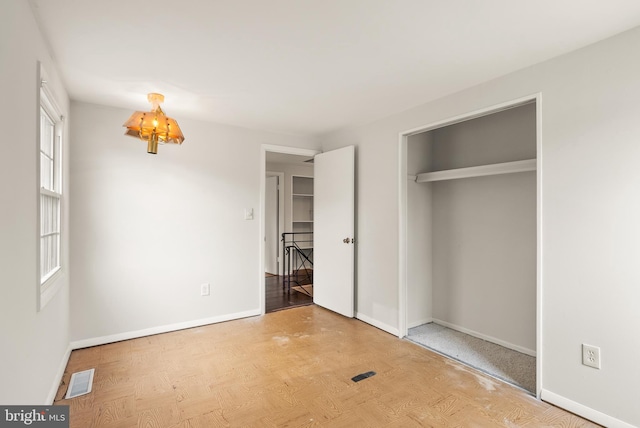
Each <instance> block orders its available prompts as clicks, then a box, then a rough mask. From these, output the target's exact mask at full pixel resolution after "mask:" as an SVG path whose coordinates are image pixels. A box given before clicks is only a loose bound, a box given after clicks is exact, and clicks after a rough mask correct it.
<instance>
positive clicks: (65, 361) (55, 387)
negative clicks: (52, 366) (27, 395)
mask: <svg viewBox="0 0 640 428" xmlns="http://www.w3.org/2000/svg"><path fill="white" fill-rule="evenodd" d="M70 356H71V344H69V346H67V350H66V351H65V352H64V355H63V356H62V360H61V361H60V366H59V367H58V371H57V372H56V376H55V378H54V379H53V385H51V389H50V390H49V395H47V400H46V402H45V403H44V405H45V406H51V405H53V401H54V400H55V399H56V394H57V393H58V388H60V382H62V376H64V371H65V369H66V368H67V364H68V363H69V357H70Z"/></svg>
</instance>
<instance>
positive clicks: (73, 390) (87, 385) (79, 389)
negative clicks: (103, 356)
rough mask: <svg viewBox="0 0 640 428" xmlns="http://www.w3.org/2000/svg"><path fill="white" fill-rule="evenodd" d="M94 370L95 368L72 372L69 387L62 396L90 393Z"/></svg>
mask: <svg viewBox="0 0 640 428" xmlns="http://www.w3.org/2000/svg"><path fill="white" fill-rule="evenodd" d="M95 371H96V369H89V370H85V371H82V372H76V373H74V374H72V375H71V381H70V382H69V389H67V395H65V397H64V398H74V397H78V396H80V395H84V394H88V393H90V392H91V386H92V385H93V374H94V373H95Z"/></svg>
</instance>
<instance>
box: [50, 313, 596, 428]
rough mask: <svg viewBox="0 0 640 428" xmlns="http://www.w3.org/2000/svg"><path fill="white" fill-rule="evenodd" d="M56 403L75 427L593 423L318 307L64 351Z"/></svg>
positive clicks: (543, 424)
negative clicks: (89, 386)
mask: <svg viewBox="0 0 640 428" xmlns="http://www.w3.org/2000/svg"><path fill="white" fill-rule="evenodd" d="M93 367H95V369H96V372H95V379H94V385H93V391H92V392H91V393H90V394H88V395H85V396H82V397H77V398H74V399H71V400H62V399H60V398H62V397H64V394H65V392H66V390H67V386H68V385H67V383H68V381H69V378H70V376H71V373H73V372H76V371H80V370H85V369H89V368H93ZM370 370H373V371H375V372H376V373H377V374H376V375H375V376H373V377H370V378H368V379H365V380H363V381H360V382H358V383H355V382H353V381H352V380H351V378H352V377H353V376H355V375H357V374H360V373H364V372H367V371H370ZM56 404H69V405H70V411H71V427H78V428H90V427H148V428H153V427H175V428H211V427H226V426H231V427H312V426H329V427H349V428H353V427H403V428H405V427H418V426H427V427H464V428H467V427H522V426H527V427H567V428H569V427H593V426H597V425H594V424H592V423H590V422H588V421H585V420H583V419H580V418H579V417H577V416H575V415H572V414H570V413H567V412H565V411H563V410H560V409H558V408H556V407H553V406H551V405H549V404H546V403H544V402H540V401H537V400H535V399H534V398H533V397H531V396H530V395H528V394H527V393H525V392H523V391H521V390H519V389H517V388H514V387H512V386H510V385H508V384H505V383H502V382H499V381H496V380H495V379H493V378H490V377H488V376H486V375H484V374H482V373H480V372H477V371H474V370H472V369H469V368H467V367H465V366H463V365H461V364H459V363H456V362H454V361H452V360H449V359H446V358H444V357H442V356H440V355H437V354H435V353H433V352H431V351H428V350H426V349H424V348H421V347H419V346H418V345H415V344H413V343H411V342H408V341H405V340H399V339H398V338H396V337H394V336H392V335H389V334H387V333H385V332H383V331H381V330H378V329H376V328H374V327H371V326H369V325H367V324H365V323H363V322H360V321H358V320H353V319H347V318H344V317H342V316H339V315H336V314H334V313H332V312H330V311H327V310H325V309H322V308H320V307H318V306H304V307H300V308H294V309H290V310H286V311H279V312H274V313H271V314H267V315H265V316H261V317H253V318H246V319H242V320H236V321H230V322H226V323H220V324H213V325H209V326H205V327H198V328H192V329H188V330H182V331H178V332H173V333H166V334H160V335H155V336H148V337H144V338H140V339H134V340H128V341H123V342H118V343H113V344H109V345H103V346H97V347H93V348H87V349H82V350H77V351H73V352H72V354H71V358H70V360H69V364H68V366H67V370H66V372H65V375H64V378H63V383H62V385H61V387H60V389H59V391H58V401H57V402H56Z"/></svg>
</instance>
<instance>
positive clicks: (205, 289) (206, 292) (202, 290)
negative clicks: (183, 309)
mask: <svg viewBox="0 0 640 428" xmlns="http://www.w3.org/2000/svg"><path fill="white" fill-rule="evenodd" d="M210 293H211V288H210V287H209V283H206V284H202V285H200V295H201V296H208V295H209V294H210Z"/></svg>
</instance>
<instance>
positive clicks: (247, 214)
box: [244, 208, 253, 220]
mask: <svg viewBox="0 0 640 428" xmlns="http://www.w3.org/2000/svg"><path fill="white" fill-rule="evenodd" d="M244 219H245V220H253V208H245V209H244Z"/></svg>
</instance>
